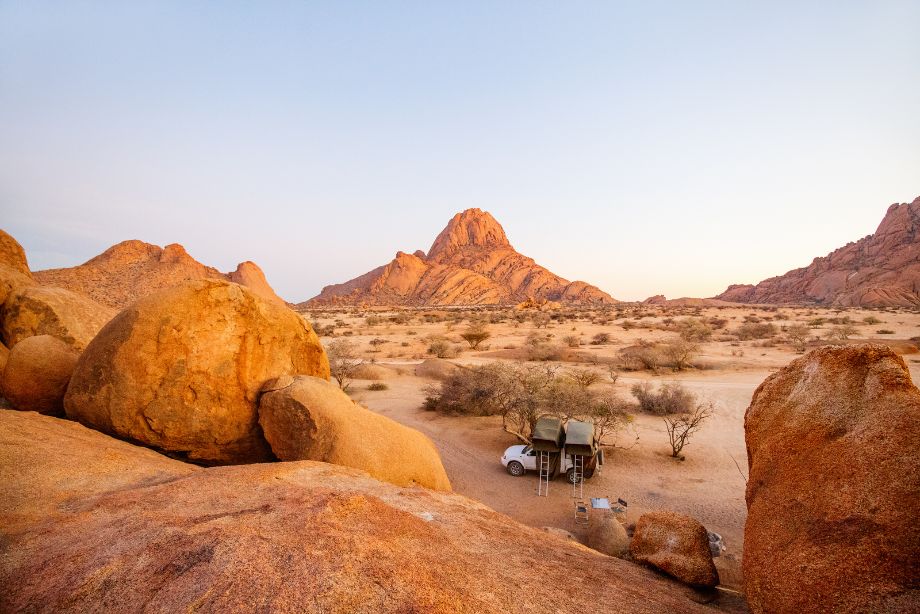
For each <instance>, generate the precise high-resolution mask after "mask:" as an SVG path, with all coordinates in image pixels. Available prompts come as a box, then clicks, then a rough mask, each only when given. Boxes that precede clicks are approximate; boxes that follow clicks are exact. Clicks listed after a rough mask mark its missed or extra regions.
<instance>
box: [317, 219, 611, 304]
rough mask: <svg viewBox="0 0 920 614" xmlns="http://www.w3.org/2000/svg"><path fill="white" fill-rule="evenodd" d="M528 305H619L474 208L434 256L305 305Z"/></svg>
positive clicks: (381, 270)
mask: <svg viewBox="0 0 920 614" xmlns="http://www.w3.org/2000/svg"><path fill="white" fill-rule="evenodd" d="M528 299H535V300H547V301H558V302H561V303H585V304H611V303H615V302H617V301H616V300H615V299H613V298H612V297H611V296H610V295H609V294H607V293H606V292H604V291H602V290H600V289H599V288H597V287H596V286H592V285H590V284H588V283H586V282H583V281H573V282H570V281H568V280H566V279H563V278H562V277H559V276H558V275H555V274H553V273H551V272H550V271H549V270H547V269H546V268H544V267H542V266H540V265H538V264H537V263H536V262H535V261H534V260H533V259H532V258H528V257H527V256H523V255H521V254H519V253H518V252H517V251H515V249H514V248H513V247H512V246H511V243H510V242H509V241H508V237H507V236H506V235H505V230H504V229H503V228H502V226H501V224H499V223H498V221H496V220H495V218H494V217H492V215H491V214H489V213H488V212H486V211H482V210H480V209H467V210H466V211H463V212H461V213H458V214H457V215H455V216H454V217H453V218H452V219H451V220H450V222H449V223H448V224H447V227H445V228H444V230H442V231H441V233H440V234H439V235H438V236H437V238H436V239H435V240H434V243H432V245H431V249H429V250H428V253H427V254H426V253H425V252H423V251H421V250H418V251H416V252H414V253H412V254H409V253H406V252H401V251H400V252H397V253H396V257H395V258H393V260H392V261H390V262H389V263H388V264H385V265H383V266H380V267H377V268H376V269H373V270H372V271H369V272H367V273H365V274H364V275H361V276H359V277H356V278H354V279H352V280H350V281H347V282H345V283H341V284H335V285H331V286H326V287H325V288H323V290H322V292H320V294H319V295H318V296H315V297H313V298H312V299H310V300H309V301H306V302H305V303H301V305H300V306H312V307H316V306H330V305H365V304H366V305H394V306H399V305H402V306H410V305H496V304H511V303H519V302H523V301H525V300H528Z"/></svg>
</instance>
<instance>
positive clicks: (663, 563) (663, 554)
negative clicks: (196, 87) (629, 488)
mask: <svg viewBox="0 0 920 614" xmlns="http://www.w3.org/2000/svg"><path fill="white" fill-rule="evenodd" d="M629 552H630V554H632V557H633V559H635V560H636V561H638V562H640V563H647V564H649V565H652V566H654V567H657V568H658V569H660V570H661V571H663V572H665V573H666V574H668V575H670V576H674V577H675V578H677V579H678V580H680V581H682V582H686V583H687V584H689V585H691V586H695V587H699V588H712V587H714V586H716V585H718V584H719V572H718V571H716V566H715V563H713V562H712V551H711V550H710V548H709V534H708V533H707V532H706V527H704V526H703V525H701V524H700V523H699V522H698V521H697V520H695V519H694V518H691V517H690V516H684V515H683V514H678V513H676V512H665V511H660V512H648V513H646V514H642V516H640V517H639V521H638V522H637V523H636V531H635V533H633V538H632V542H630V544H629Z"/></svg>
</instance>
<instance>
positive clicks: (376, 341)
mask: <svg viewBox="0 0 920 614" xmlns="http://www.w3.org/2000/svg"><path fill="white" fill-rule="evenodd" d="M368 343H369V344H370V346H371V351H372V352H379V351H380V346H381V345H383V344H385V343H389V341H387V340H386V339H381V338H380V337H374V338H373V339H371V340H370V341H368Z"/></svg>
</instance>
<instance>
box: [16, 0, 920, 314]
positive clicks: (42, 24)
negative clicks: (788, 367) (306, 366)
mask: <svg viewBox="0 0 920 614" xmlns="http://www.w3.org/2000/svg"><path fill="white" fill-rule="evenodd" d="M918 25H920V2H917V1H916V0H912V1H907V2H887V1H869V0H866V1H865V2H830V1H824V2H761V3H750V2H731V1H727V0H726V1H723V2H683V1H679V2H678V1H675V2H629V3H616V2H612V1H611V2H597V3H587V2H557V1H553V2H538V1H526V2H525V1H522V2H510V1H509V2H481V3H479V2H455V3H446V2H422V1H420V2H387V3H384V2H348V1H337V2H327V3H322V2H309V3H308V2H240V3H233V2H175V3H172V2H165V1H161V2H150V3H145V2H98V3H95V2H76V1H75V2H48V3H45V2H37V1H31V2H14V1H12V0H0V220H2V223H0V226H2V227H3V228H5V229H6V230H7V231H9V232H10V233H12V234H13V235H14V236H16V237H17V238H18V239H19V240H20V242H21V243H22V244H23V245H24V246H25V247H26V249H27V251H28V254H29V257H30V261H31V264H32V266H33V268H34V269H40V268H46V267H53V266H70V265H74V264H78V263H80V262H83V261H85V260H87V259H89V258H90V257H92V256H94V255H96V254H97V253H99V252H101V251H102V250H104V249H105V248H107V247H108V246H110V245H111V244H113V243H116V242H118V241H121V240H124V239H129V238H137V239H142V240H145V241H149V242H152V243H157V244H160V245H164V244H167V243H172V242H178V243H182V244H183V245H185V246H186V248H187V249H188V250H189V252H190V253H191V254H192V255H193V256H194V257H196V258H197V259H198V260H200V261H202V262H204V263H206V264H210V265H213V266H217V267H218V268H221V269H222V270H229V269H232V268H234V267H235V265H236V263H237V262H238V261H241V260H247V259H248V260H254V261H256V262H257V263H259V264H260V265H261V266H262V267H263V269H265V272H266V274H267V276H268V279H269V281H270V282H271V283H272V284H273V285H274V286H275V288H276V289H277V290H278V292H279V293H280V294H281V295H282V296H284V297H285V298H287V299H289V300H303V299H305V298H308V297H310V296H312V295H314V294H316V293H317V292H318V291H319V289H320V287H321V286H323V285H325V284H329V283H335V282H341V281H345V280H346V279H349V278H351V277H354V276H356V275H358V274H360V273H364V272H366V271H367V270H369V269H371V268H373V267H375V266H378V265H380V264H383V263H385V262H387V261H388V260H389V259H390V258H392V256H393V255H394V253H395V252H396V251H397V250H399V249H401V250H404V251H412V250H415V249H428V247H429V246H430V244H431V241H432V240H433V239H434V237H435V235H436V234H437V233H438V232H439V231H440V230H441V228H442V227H443V226H444V225H445V224H446V223H447V220H448V219H449V218H450V216H451V215H452V214H454V213H455V212H457V211H459V210H461V209H464V208H467V207H480V208H483V209H486V210H488V211H490V212H491V213H492V214H494V215H495V217H496V218H497V219H498V220H499V221H500V222H501V223H502V224H503V225H504V227H505V230H506V232H507V233H508V236H509V238H510V239H511V242H512V244H513V245H514V246H515V247H517V248H518V250H519V251H521V252H522V253H524V254H527V255H529V256H532V257H533V258H535V259H536V260H537V262H539V263H541V264H543V265H545V266H547V267H548V268H550V270H552V271H554V272H556V273H558V274H560V275H563V276H565V277H568V278H570V279H574V278H578V279H584V280H587V281H589V282H592V283H595V284H597V285H599V286H600V287H602V288H603V289H605V290H607V291H608V292H610V293H611V294H613V295H614V296H615V297H617V298H621V299H643V298H645V297H647V296H649V295H651V294H657V293H663V294H666V295H668V296H670V297H677V296H686V295H690V296H710V295H713V294H715V293H717V292H719V291H721V290H722V289H724V287H725V286H726V285H728V284H729V283H732V282H755V281H758V280H760V279H762V278H765V277H768V276H771V275H775V274H779V273H783V272H785V271H786V270H788V269H790V268H793V267H797V266H803V265H806V264H808V263H809V262H810V261H811V259H812V258H813V257H814V256H818V255H824V254H825V253H827V252H828V251H830V250H832V249H834V248H836V247H838V246H840V245H842V244H844V243H846V242H848V241H851V240H856V239H858V238H860V237H862V236H863V235H866V234H868V233H870V232H873V231H874V230H875V228H876V226H877V224H878V222H879V221H880V220H881V217H882V215H883V214H884V212H885V209H886V208H887V206H888V205H889V204H891V203H893V202H905V201H910V200H913V199H914V198H915V197H917V196H918V195H920V36H918V34H917V28H918Z"/></svg>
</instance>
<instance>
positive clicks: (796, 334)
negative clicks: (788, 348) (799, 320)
mask: <svg viewBox="0 0 920 614" xmlns="http://www.w3.org/2000/svg"><path fill="white" fill-rule="evenodd" d="M786 337H787V338H788V339H789V342H790V343H791V344H792V346H793V347H794V348H795V349H796V351H797V352H804V351H805V348H806V347H808V340H809V339H811V329H810V328H808V326H807V325H805V324H792V325H790V326H787V327H786Z"/></svg>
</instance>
